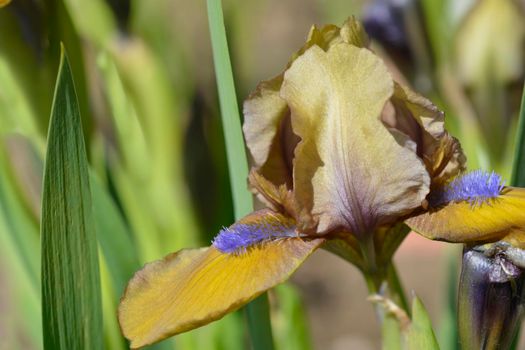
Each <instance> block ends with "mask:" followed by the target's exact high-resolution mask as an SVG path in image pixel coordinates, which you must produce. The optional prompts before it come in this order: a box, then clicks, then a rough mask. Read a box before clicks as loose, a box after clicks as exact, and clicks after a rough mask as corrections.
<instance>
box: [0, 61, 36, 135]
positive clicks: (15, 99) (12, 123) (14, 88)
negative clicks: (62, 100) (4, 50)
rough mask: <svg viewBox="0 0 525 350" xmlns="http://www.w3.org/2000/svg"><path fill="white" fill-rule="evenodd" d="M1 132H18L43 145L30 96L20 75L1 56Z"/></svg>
mask: <svg viewBox="0 0 525 350" xmlns="http://www.w3.org/2000/svg"><path fill="white" fill-rule="evenodd" d="M0 81H2V89H0V133H1V134H5V133H8V132H17V133H20V134H23V135H25V136H27V137H29V138H30V139H32V140H34V141H37V142H38V143H39V144H40V145H43V138H42V137H41V135H40V133H39V130H38V125H37V123H36V121H35V119H34V115H33V110H32V109H31V101H30V100H29V96H28V95H27V94H25V93H24V90H23V87H22V86H21V84H20V80H19V77H17V76H15V75H14V71H13V70H12V69H10V67H9V64H8V62H7V61H6V60H5V58H4V57H2V56H0Z"/></svg>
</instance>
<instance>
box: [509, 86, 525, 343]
mask: <svg viewBox="0 0 525 350" xmlns="http://www.w3.org/2000/svg"><path fill="white" fill-rule="evenodd" d="M515 142H516V146H515V151H514V164H513V165H512V178H511V181H510V183H511V185H512V186H519V187H525V86H524V88H523V91H522V97H521V107H520V114H519V121H518V130H517V131H516V141H515ZM520 333H521V330H520V328H518V331H517V334H516V336H515V338H514V342H513V343H512V345H511V349H517V346H518V342H519V339H520Z"/></svg>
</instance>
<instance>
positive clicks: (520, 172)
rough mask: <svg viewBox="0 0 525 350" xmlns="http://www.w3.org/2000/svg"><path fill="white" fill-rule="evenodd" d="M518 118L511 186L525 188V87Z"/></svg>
mask: <svg viewBox="0 0 525 350" xmlns="http://www.w3.org/2000/svg"><path fill="white" fill-rule="evenodd" d="M519 118H520V119H519V122H518V131H517V134H516V148H515V151H514V164H513V166H512V181H511V185H512V186H520V187H523V186H525V86H524V88H523V96H522V97H521V108H520V116H519Z"/></svg>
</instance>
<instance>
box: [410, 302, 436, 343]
mask: <svg viewBox="0 0 525 350" xmlns="http://www.w3.org/2000/svg"><path fill="white" fill-rule="evenodd" d="M407 341H408V349H409V350H421V349H425V350H439V345H438V342H437V340H436V336H435V335H434V330H433V329H432V322H431V321H430V318H429V317H428V313H427V310H426V309H425V306H423V303H422V302H421V300H420V299H419V298H418V297H414V300H413V301H412V322H411V323H410V327H409V329H408V333H407Z"/></svg>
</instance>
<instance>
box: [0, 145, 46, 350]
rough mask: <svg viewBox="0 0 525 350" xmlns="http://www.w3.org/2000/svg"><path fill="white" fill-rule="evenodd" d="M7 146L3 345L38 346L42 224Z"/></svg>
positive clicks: (0, 280) (2, 207)
mask: <svg viewBox="0 0 525 350" xmlns="http://www.w3.org/2000/svg"><path fill="white" fill-rule="evenodd" d="M0 139H1V138H0ZM1 140H2V141H4V140H3V139H1ZM4 146H5V144H4V143H1V144H0V266H1V267H0V285H2V288H1V291H0V305H1V306H0V308H1V312H0V329H1V330H2V340H1V345H0V347H1V348H5V349H22V348H27V349H36V348H38V347H39V344H41V342H42V328H41V327H42V323H41V316H40V315H41V313H40V289H39V287H40V270H39V269H40V262H39V259H40V254H39V247H38V245H39V236H38V227H37V225H36V224H35V221H34V218H32V217H30V216H29V215H28V212H27V210H26V209H27V208H24V206H23V204H22V203H21V201H20V196H17V193H15V192H16V191H15V189H16V186H15V185H14V183H13V181H12V180H13V179H12V177H11V176H10V175H11V174H10V171H9V168H8V163H7V159H6V155H5V152H4V149H3V148H4Z"/></svg>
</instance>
